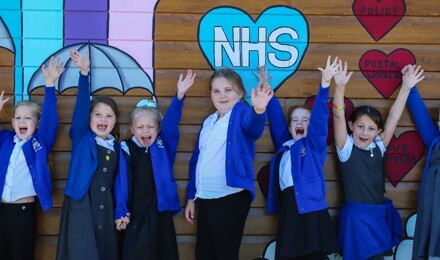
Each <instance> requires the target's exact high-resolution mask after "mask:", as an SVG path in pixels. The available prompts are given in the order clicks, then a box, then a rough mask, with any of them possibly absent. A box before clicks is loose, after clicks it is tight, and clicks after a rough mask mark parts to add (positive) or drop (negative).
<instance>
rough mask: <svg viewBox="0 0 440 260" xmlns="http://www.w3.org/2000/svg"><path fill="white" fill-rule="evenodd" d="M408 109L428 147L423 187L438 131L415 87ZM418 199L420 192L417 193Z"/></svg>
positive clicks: (409, 99) (410, 94)
mask: <svg viewBox="0 0 440 260" xmlns="http://www.w3.org/2000/svg"><path fill="white" fill-rule="evenodd" d="M407 105H408V109H409V111H410V112H411V116H412V118H413V120H414V123H415V124H416V127H417V130H418V131H419V133H420V136H421V137H422V140H423V143H425V145H426V147H429V150H428V157H427V158H426V164H425V169H424V171H423V177H422V182H421V184H420V187H423V183H424V181H425V178H426V174H427V172H428V170H429V166H430V163H429V162H430V161H431V155H432V150H433V148H434V146H435V145H436V144H437V143H438V142H439V141H440V131H439V128H438V126H437V125H436V124H435V123H434V121H433V120H432V118H431V117H430V115H429V112H428V109H427V108H426V106H425V104H424V103H423V100H422V97H420V94H419V92H418V90H417V87H413V88H412V89H411V91H410V92H409V96H408V100H407ZM419 197H420V191H419Z"/></svg>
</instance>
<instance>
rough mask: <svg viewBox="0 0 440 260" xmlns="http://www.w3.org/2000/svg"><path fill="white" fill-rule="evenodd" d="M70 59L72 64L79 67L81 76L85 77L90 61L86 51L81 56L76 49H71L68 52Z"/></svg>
mask: <svg viewBox="0 0 440 260" xmlns="http://www.w3.org/2000/svg"><path fill="white" fill-rule="evenodd" d="M70 58H71V59H72V62H73V64H75V65H76V66H78V67H79V69H80V70H81V74H83V75H84V76H86V75H87V74H88V73H89V68H90V59H89V52H88V51H86V52H85V53H84V55H82V54H81V53H80V52H79V51H78V50H77V49H73V50H71V51H70Z"/></svg>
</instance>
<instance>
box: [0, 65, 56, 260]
mask: <svg viewBox="0 0 440 260" xmlns="http://www.w3.org/2000/svg"><path fill="white" fill-rule="evenodd" d="M41 69H42V71H43V75H44V78H45V81H46V87H45V89H44V91H45V95H44V101H43V108H42V109H41V107H40V105H38V104H37V103H35V102H33V101H30V100H27V101H21V102H19V103H18V104H17V105H16V106H15V108H14V117H13V118H12V127H13V129H14V130H13V131H10V130H2V131H0V194H1V195H2V200H1V205H0V259H34V250H35V239H36V227H37V222H36V211H35V202H36V201H38V202H39V204H40V205H41V207H42V208H43V210H48V209H50V208H51V207H52V198H51V194H52V185H51V180H50V173H49V167H48V165H47V156H48V154H49V153H50V152H51V150H52V148H53V145H54V143H55V138H56V132H57V128H58V113H57V100H56V97H55V81H56V80H58V78H59V77H60V75H61V73H63V71H64V67H63V63H62V62H60V60H59V59H56V60H54V58H53V57H52V58H51V59H50V63H49V66H48V67H46V66H45V65H44V64H43V66H42V67H41ZM8 100H9V98H4V92H3V91H2V92H1V95H0V111H1V110H2V108H3V106H4V104H5V103H6V102H7V101H8Z"/></svg>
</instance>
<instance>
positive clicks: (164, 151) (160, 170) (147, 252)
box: [116, 70, 196, 260]
mask: <svg viewBox="0 0 440 260" xmlns="http://www.w3.org/2000/svg"><path fill="white" fill-rule="evenodd" d="M195 77H196V74H195V73H193V72H192V70H188V73H187V75H186V77H183V75H182V74H181V75H180V77H179V81H178V83H177V93H176V96H175V97H174V98H173V100H172V101H171V104H170V106H169V107H168V110H167V113H166V115H165V117H164V118H163V119H162V114H161V112H160V111H159V109H158V108H157V104H156V102H154V101H150V100H145V99H144V100H141V101H140V102H139V103H138V105H137V106H136V108H135V109H134V110H133V112H132V113H131V117H130V118H131V126H130V131H131V133H132V134H133V137H132V138H131V139H129V140H126V141H123V142H122V143H121V147H122V148H123V150H124V155H125V156H126V157H127V164H126V165H121V166H122V167H124V166H127V168H128V171H127V172H128V173H129V174H128V180H127V186H126V187H125V188H122V187H121V189H119V187H118V186H119V183H116V191H118V190H121V191H123V190H124V189H125V190H126V191H123V192H124V193H127V196H125V195H124V197H127V201H117V209H116V211H119V210H122V212H121V213H116V215H122V216H127V215H128V212H127V211H126V210H124V209H127V210H130V213H129V216H130V219H129V222H130V224H129V225H128V226H127V229H126V231H125V235H124V244H123V252H122V259H124V260H129V259H133V260H137V259H150V260H161V259H163V260H174V259H179V252H178V248H177V241H176V233H175V229H174V223H173V215H174V214H176V213H177V212H179V211H180V210H181V209H182V206H181V205H180V203H179V198H178V196H177V185H176V183H175V182H174V176H173V167H174V160H175V157H176V150H177V145H178V143H179V128H178V126H179V122H180V119H181V117H182V109H183V101H184V98H185V93H186V92H187V91H188V89H189V88H190V87H191V85H192V84H193V83H194V79H195ZM121 166H120V167H121ZM121 172H122V171H121ZM127 188H128V190H127ZM118 199H119V198H118V197H117V200H118ZM127 224H128V223H127V219H126V218H121V219H118V220H117V221H116V226H117V228H118V229H123V228H124V227H125V225H127Z"/></svg>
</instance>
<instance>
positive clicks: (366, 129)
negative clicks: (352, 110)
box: [362, 128, 368, 136]
mask: <svg viewBox="0 0 440 260" xmlns="http://www.w3.org/2000/svg"><path fill="white" fill-rule="evenodd" d="M362 134H363V135H364V136H366V135H368V128H365V129H364V132H363V133H362Z"/></svg>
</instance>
